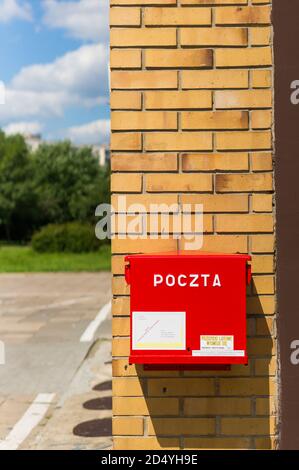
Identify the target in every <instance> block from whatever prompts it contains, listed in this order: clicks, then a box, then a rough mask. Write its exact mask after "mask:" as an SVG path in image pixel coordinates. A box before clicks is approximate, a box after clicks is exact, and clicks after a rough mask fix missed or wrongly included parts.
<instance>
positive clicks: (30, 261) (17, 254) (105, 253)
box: [0, 245, 111, 273]
mask: <svg viewBox="0 0 299 470" xmlns="http://www.w3.org/2000/svg"><path fill="white" fill-rule="evenodd" d="M110 256H111V249H110V246H107V245H104V246H102V247H101V249H100V250H99V251H98V252H93V253H80V254H75V253H36V252H34V251H33V250H32V248H31V247H30V246H16V245H7V246H6V245H4V246H0V272H1V273H23V272H27V273H38V272H82V271H91V272H96V271H110V267H111V266H110Z"/></svg>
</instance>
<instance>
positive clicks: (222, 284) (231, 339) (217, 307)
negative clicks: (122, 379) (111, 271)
mask: <svg viewBox="0 0 299 470" xmlns="http://www.w3.org/2000/svg"><path fill="white" fill-rule="evenodd" d="M250 260H251V257H250V256H249V255H241V254H231V255H230V254H215V253H212V254H208V253H203V252H195V253H193V252H179V253H164V254H163V253H161V254H151V255H149V254H146V255H130V256H127V257H126V260H125V261H126V266H125V278H126V281H127V283H128V284H130V292H131V301H130V324H131V327H130V358H129V361H130V363H131V364H143V365H145V367H146V368H160V369H161V370H162V369H165V368H180V369H184V368H185V369H192V368H207V367H208V368H209V367H210V368H212V369H215V370H217V369H218V368H222V369H223V368H224V369H227V368H228V367H229V366H230V365H231V364H244V365H246V364H247V363H248V357H247V348H246V284H248V283H250V280H251V270H250V265H249V261H250Z"/></svg>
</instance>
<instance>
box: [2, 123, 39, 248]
mask: <svg viewBox="0 0 299 470" xmlns="http://www.w3.org/2000/svg"><path fill="white" fill-rule="evenodd" d="M35 218H36V195H35V194H34V191H33V168H32V165H31V161H30V158H29V154H28V149H27V146H26V144H25V141H24V139H23V137H21V136H20V135H16V136H8V137H7V136H5V134H4V133H3V132H1V131H0V227H1V228H2V231H3V232H4V234H5V236H6V238H7V239H8V240H10V239H14V240H15V239H18V238H19V236H20V233H21V232H23V236H26V235H29V234H28V232H30V231H32V227H33V226H34V225H35ZM30 227H31V230H30Z"/></svg>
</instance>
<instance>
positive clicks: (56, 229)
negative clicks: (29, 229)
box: [31, 222, 100, 253]
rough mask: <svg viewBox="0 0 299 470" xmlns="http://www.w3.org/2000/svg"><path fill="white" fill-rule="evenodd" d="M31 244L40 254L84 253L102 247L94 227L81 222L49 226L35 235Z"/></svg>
mask: <svg viewBox="0 0 299 470" xmlns="http://www.w3.org/2000/svg"><path fill="white" fill-rule="evenodd" d="M31 244H32V248H33V249H34V251H37V252H38V253H54V252H69V253H84V252H90V251H96V250H98V249H99V247H100V241H99V240H98V239H97V238H96V236H95V233H94V228H93V226H92V225H90V224H87V223H80V222H70V223H66V224H58V225H56V224H51V225H47V226H46V227H43V228H42V229H41V230H40V231H39V232H37V233H35V234H34V235H33V237H32V240H31Z"/></svg>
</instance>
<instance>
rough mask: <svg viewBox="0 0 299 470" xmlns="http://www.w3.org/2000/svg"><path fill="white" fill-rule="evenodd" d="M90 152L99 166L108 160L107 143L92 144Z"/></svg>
mask: <svg viewBox="0 0 299 470" xmlns="http://www.w3.org/2000/svg"><path fill="white" fill-rule="evenodd" d="M91 148H92V153H93V154H94V155H95V156H96V157H97V158H98V160H99V164H100V166H105V165H106V164H107V163H108V162H109V161H110V150H109V147H108V146H107V145H92V146H91Z"/></svg>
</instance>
